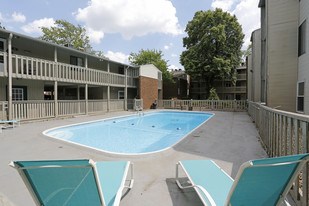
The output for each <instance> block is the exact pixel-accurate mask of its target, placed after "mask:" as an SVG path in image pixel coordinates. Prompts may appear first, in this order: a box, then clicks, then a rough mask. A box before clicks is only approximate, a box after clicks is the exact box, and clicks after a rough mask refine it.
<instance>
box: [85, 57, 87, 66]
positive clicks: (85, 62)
mask: <svg viewBox="0 0 309 206" xmlns="http://www.w3.org/2000/svg"><path fill="white" fill-rule="evenodd" d="M85 68H88V56H85Z"/></svg>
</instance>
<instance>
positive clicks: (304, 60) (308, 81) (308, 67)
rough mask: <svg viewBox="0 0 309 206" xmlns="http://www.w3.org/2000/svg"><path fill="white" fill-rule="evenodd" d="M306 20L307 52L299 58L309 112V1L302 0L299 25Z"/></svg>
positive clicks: (308, 110) (299, 67)
mask: <svg viewBox="0 0 309 206" xmlns="http://www.w3.org/2000/svg"><path fill="white" fill-rule="evenodd" d="M305 20H306V53H305V54H303V55H301V56H300V57H299V58H298V81H305V105H304V112H305V114H309V42H308V41H309V1H308V0H302V1H300V18H299V24H298V26H299V25H301V24H302V23H303V22H304V21H305Z"/></svg>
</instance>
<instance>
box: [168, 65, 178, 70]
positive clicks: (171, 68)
mask: <svg viewBox="0 0 309 206" xmlns="http://www.w3.org/2000/svg"><path fill="white" fill-rule="evenodd" d="M179 69H180V68H179V67H177V66H175V65H173V64H172V65H170V66H168V69H167V70H168V71H174V70H179Z"/></svg>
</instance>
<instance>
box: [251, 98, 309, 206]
mask: <svg viewBox="0 0 309 206" xmlns="http://www.w3.org/2000/svg"><path fill="white" fill-rule="evenodd" d="M248 104H249V107H248V112H249V115H250V116H251V118H252V120H253V122H254V123H255V125H256V128H257V129H258V131H259V134H260V137H261V140H262V143H263V145H264V146H265V150H266V152H267V153H268V155H269V156H270V157H277V156H285V155H293V154H301V153H308V151H309V148H308V147H309V133H308V128H309V116H307V115H301V114H297V113H291V112H285V111H281V110H276V109H272V108H269V107H266V106H263V105H262V104H259V103H254V102H249V103H248ZM308 174H309V173H308V165H307V166H306V167H305V168H304V169H303V170H302V171H301V174H300V175H299V177H298V179H297V181H296V182H295V183H294V185H293V187H292V190H291V192H290V193H291V196H292V197H293V199H294V201H295V202H296V204H297V205H309V200H308V191H309V188H308V186H309V185H308Z"/></svg>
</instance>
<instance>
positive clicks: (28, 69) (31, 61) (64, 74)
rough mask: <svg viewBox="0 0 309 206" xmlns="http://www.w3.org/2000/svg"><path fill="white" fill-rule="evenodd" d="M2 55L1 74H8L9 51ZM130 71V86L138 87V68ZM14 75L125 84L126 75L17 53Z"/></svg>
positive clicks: (27, 77)
mask: <svg viewBox="0 0 309 206" xmlns="http://www.w3.org/2000/svg"><path fill="white" fill-rule="evenodd" d="M0 56H3V60H4V62H3V63H0V64H1V67H0V76H8V70H7V68H8V67H7V65H8V60H7V53H5V52H0ZM129 73H130V76H128V86H129V87H136V86H137V81H136V77H138V76H136V75H138V70H136V69H134V71H132V72H131V71H130V72H129ZM12 76H13V77H14V78H23V79H37V80H51V81H59V82H74V83H83V84H86V83H87V84H94V85H110V86H121V87H124V86H125V75H121V74H115V73H111V72H105V71H101V70H97V69H91V68H85V67H80V66H75V65H70V64H65V63H61V62H54V61H49V60H44V59H38V58H32V57H27V56H22V55H16V54H13V55H12Z"/></svg>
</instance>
